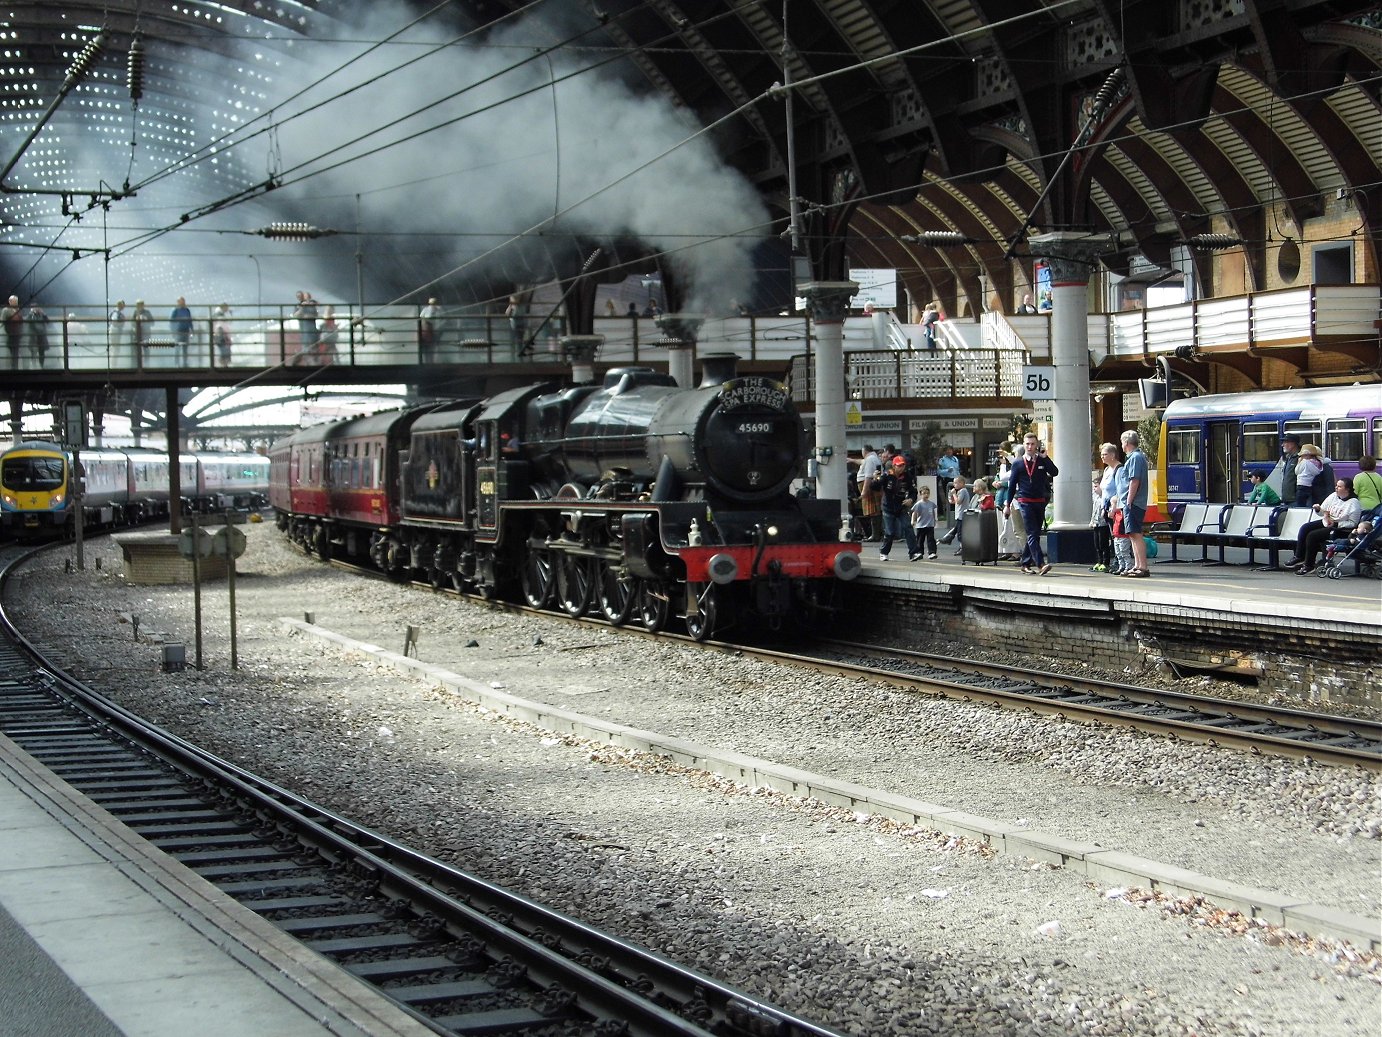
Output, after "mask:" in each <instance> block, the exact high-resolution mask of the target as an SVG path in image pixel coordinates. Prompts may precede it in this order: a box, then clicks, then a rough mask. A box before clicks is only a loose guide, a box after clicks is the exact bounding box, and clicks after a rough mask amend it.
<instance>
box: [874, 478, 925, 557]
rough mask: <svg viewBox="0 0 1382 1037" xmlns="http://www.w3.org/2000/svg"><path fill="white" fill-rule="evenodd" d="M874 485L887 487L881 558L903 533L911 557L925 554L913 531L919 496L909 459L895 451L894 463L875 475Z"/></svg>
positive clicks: (883, 488)
mask: <svg viewBox="0 0 1382 1037" xmlns="http://www.w3.org/2000/svg"><path fill="white" fill-rule="evenodd" d="M874 485H875V486H877V487H878V488H879V489H880V490H882V491H883V502H882V503H883V546H882V547H880V548H879V549H878V560H879V561H880V562H886V561H887V560H888V551H889V550H890V549H891V548H892V546H893V539H894V538H895V537H898V536H901V537H902V538H903V539H905V540H906V541H907V560H908V561H909V562H915V561H916V560H917V559H918V558H920V557H921V555H920V554H919V553H918V552H917V537H916V534H915V533H913V532H912V523H911V510H912V502H913V501H914V500H916V496H917V492H916V484H915V483H914V482H913V481H912V477H911V475H910V474H908V472H907V459H906V458H905V457H903V456H902V455H901V454H894V455H893V459H892V463H891V464H889V465H885V466H884V468H883V469H882V470H881V471H880V472H879V473H878V474H877V475H876V476H874Z"/></svg>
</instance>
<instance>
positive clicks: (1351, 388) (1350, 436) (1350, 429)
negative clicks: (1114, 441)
mask: <svg viewBox="0 0 1382 1037" xmlns="http://www.w3.org/2000/svg"><path fill="white" fill-rule="evenodd" d="M1288 432H1294V433H1296V434H1298V435H1299V436H1300V441H1301V443H1302V444H1305V443H1314V444H1315V445H1316V446H1318V447H1319V448H1320V449H1321V450H1322V451H1323V452H1324V454H1325V456H1327V457H1329V458H1330V459H1331V460H1332V461H1333V463H1334V471H1335V473H1336V474H1337V475H1339V476H1349V477H1352V476H1353V475H1356V474H1357V472H1358V458H1359V457H1361V456H1362V455H1364V454H1371V455H1372V456H1373V457H1377V456H1379V452H1382V385H1347V386H1331V387H1321V388H1315V389H1281V390H1276V391H1270V392H1246V393H1228V394H1223V395H1216V396H1197V397H1193V398H1191V399H1185V400H1176V401H1174V402H1172V403H1171V404H1170V405H1169V406H1168V407H1167V408H1166V411H1165V413H1164V414H1163V415H1162V425H1161V443H1160V445H1159V448H1158V462H1159V464H1158V466H1159V468H1160V475H1161V479H1160V492H1161V497H1160V500H1159V501H1158V504H1159V505H1160V506H1161V510H1162V513H1163V514H1168V515H1169V511H1168V510H1167V508H1168V506H1169V507H1175V506H1176V505H1179V504H1186V503H1191V502H1201V501H1221V502H1224V503H1230V502H1233V501H1240V500H1242V499H1243V497H1244V495H1245V494H1246V493H1247V491H1248V478H1247V473H1248V472H1250V471H1260V472H1262V474H1263V475H1264V477H1265V476H1268V475H1270V474H1271V472H1272V469H1273V468H1275V467H1276V463H1277V461H1278V460H1279V459H1280V457H1281V437H1282V436H1284V435H1285V434H1286V433H1288Z"/></svg>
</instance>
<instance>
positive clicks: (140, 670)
mask: <svg viewBox="0 0 1382 1037" xmlns="http://www.w3.org/2000/svg"><path fill="white" fill-rule="evenodd" d="M247 529H248V531H249V536H250V548H249V551H248V552H247V553H246V555H245V557H243V558H242V559H241V560H240V563H239V576H238V579H237V587H236V590H237V606H238V635H239V636H238V643H239V660H240V669H239V670H237V671H232V670H231V669H230V666H229V637H228V632H229V625H228V622H227V615H228V609H227V603H226V593H225V585H224V583H223V582H221V583H216V584H210V585H208V586H207V587H205V588H203V594H202V608H203V628H204V629H203V638H204V653H205V661H206V664H207V668H206V669H205V670H203V671H200V672H198V671H195V670H192V669H189V670H187V671H186V672H183V673H173V674H164V673H161V672H160V667H159V661H160V659H161V649H160V647H159V646H160V643H161V642H162V641H164V640H177V641H183V642H185V643H186V644H187V651H188V656H189V661H191V659H192V658H193V655H194V647H193V643H194V635H193V622H194V617H193V608H192V594H191V593H190V589H189V588H188V587H185V586H182V587H137V586H132V585H130V584H128V583H127V582H126V581H125V580H124V579H123V577H122V576H121V575H120V572H119V570H120V569H121V568H122V563H121V562H120V560H119V552H118V550H117V549H116V548H115V547H114V546H113V545H108V544H104V543H100V542H96V543H89V544H88V560H87V565H88V568H87V569H86V570H85V571H83V572H77V573H66V572H64V571H63V568H64V567H63V563H64V560H65V558H66V557H68V554H69V552H66V551H59V552H57V553H49V554H48V555H46V556H45V557H44V558H43V559H42V560H41V561H39V562H37V563H35V564H33V565H32V566H31V567H30V568H28V569H27V570H25V572H23V573H22V574H21V575H20V576H19V577H18V578H17V579H16V580H13V581H12V582H11V584H10V586H9V589H8V590H7V592H6V603H7V607H9V608H10V609H11V611H12V613H14V614H15V615H16V616H17V618H18V620H19V622H20V625H21V626H22V627H23V628H24V629H25V630H26V631H27V632H28V633H29V635H30V637H31V638H33V639H34V640H36V641H38V642H40V643H41V644H43V645H46V646H48V647H49V648H50V649H51V650H52V651H53V652H54V653H55V655H56V656H57V657H58V659H59V660H60V662H61V664H63V665H65V666H67V667H68V668H69V669H71V670H73V671H74V672H76V673H77V674H78V675H80V676H81V677H82V678H83V679H85V680H87V681H88V682H90V683H91V684H93V685H94V686H96V687H98V688H100V689H101V690H103V691H106V692H107V693H108V694H110V695H111V696H112V697H114V698H115V699H117V700H118V701H120V702H122V703H123V704H125V705H126V706H128V707H130V708H132V709H134V710H136V711H138V712H141V713H143V714H144V715H146V716H149V717H151V718H152V719H154V720H155V721H157V722H158V723H160V724H163V725H164V726H166V727H168V728H169V729H171V730H173V731H175V732H177V733H179V734H181V735H184V736H185V737H187V738H189V739H192V740H195V741H197V742H199V743H200V744H202V745H205V746H207V747H208V748H210V749H212V750H213V751H215V752H217V753H219V754H221V755H223V756H225V757H227V758H229V759H231V760H234V761H235V762H237V763H240V764H242V765H244V766H246V767H249V768H252V769H254V770H257V771H259V772H261V773H264V774H266V775H268V776H270V777H272V778H274V779H276V780H278V781H280V782H282V783H283V784H285V785H288V786H290V787H293V788H295V789H297V790H298V791H300V792H302V793H303V794H305V795H308V796H311V797H313V798H315V799H317V800H318V801H320V802H322V803H323V804H324V805H326V806H328V807H331V808H333V809H336V810H340V811H342V812H344V813H347V814H349V815H351V816H352V817H355V818H356V819H357V820H359V821H361V822H363V823H365V824H369V825H372V826H374V827H376V828H379V829H381V830H384V831H386V832H388V833H389V834H391V835H393V836H395V837H397V838H400V839H403V840H406V841H408V842H410V843H413V844H415V845H417V846H419V847H420V848H422V849H424V850H426V851H428V852H430V853H432V854H434V855H435V856H437V857H440V858H442V859H444V860H447V861H450V862H452V863H454V864H457V865H458V866H461V867H464V868H466V869H468V870H470V871H472V872H475V873H477V874H479V875H481V876H483V877H485V878H488V879H490V880H492V881H495V882H499V883H502V884H504V885H507V886H509V887H510V888H512V889H515V890H517V891H518V892H521V893H524V894H525V895H528V896H531V897H535V898H538V899H541V900H543V901H546V902H548V903H551V904H553V905H554V906H556V907H557V908H559V909H561V910H565V911H568V912H571V913H574V914H577V915H579V916H581V917H583V918H585V919H586V920H588V921H589V922H591V923H593V924H595V925H598V926H601V927H603V928H605V929H608V930H610V931H612V932H616V933H618V934H620V935H622V936H625V937H628V938H630V939H635V940H637V941H639V942H641V943H644V944H645V945H648V946H650V947H652V948H654V949H656V950H658V951H659V952H661V953H663V954H665V955H668V956H671V957H674V958H676V959H678V960H681V961H685V962H687V963H690V964H693V965H695V966H696V967H698V968H701V969H703V970H705V971H707V972H709V973H711V974H713V975H715V976H717V977H719V978H721V979H723V980H725V981H727V982H729V983H731V984H733V985H735V986H738V987H740V988H742V989H744V990H746V991H749V992H750V993H753V994H755V995H758V996H761V997H764V998H766V999H769V1000H771V1001H774V1002H776V1003H778V1004H780V1005H782V1006H783V1007H785V1008H787V1009H789V1010H791V1011H794V1012H796V1013H798V1014H800V1015H803V1016H805V1017H807V1018H810V1019H812V1020H814V1021H816V1022H819V1023H821V1024H824V1025H827V1026H830V1027H832V1028H834V1029H837V1030H839V1031H841V1032H843V1033H848V1034H851V1035H860V1037H864V1035H868V1037H874V1035H880V1037H892V1035H898V1037H901V1035H914V1034H933V1033H934V1034H942V1033H944V1034H947V1035H950V1034H957V1035H969V1034H973V1035H981V1034H982V1035H990V1034H1003V1035H1014V1037H1018V1035H1024V1037H1025V1035H1049V1034H1090V1035H1096V1034H1128V1035H1133V1034H1136V1035H1144V1034H1156V1035H1161V1034H1167V1035H1191V1034H1194V1035H1199V1037H1209V1035H1218V1034H1223V1035H1264V1037H1265V1035H1282V1037H1285V1035H1292V1037H1294V1035H1297V1034H1301V1033H1307V1032H1308V1033H1311V1034H1314V1035H1322V1037H1333V1035H1340V1037H1342V1035H1354V1034H1373V1033H1376V1031H1377V1020H1378V1017H1379V1010H1380V1009H1382V964H1379V961H1378V959H1377V957H1376V956H1373V955H1370V954H1365V953H1359V952H1358V951H1356V950H1355V949H1353V948H1351V947H1349V946H1347V945H1345V944H1339V943H1336V942H1332V941H1327V940H1316V939H1310V938H1308V937H1305V936H1303V935H1301V934H1294V933H1290V932H1288V931H1285V930H1281V929H1278V928H1275V927H1270V926H1265V925H1261V924H1258V923H1255V922H1253V921H1251V920H1247V919H1243V918H1241V917H1240V916H1237V915H1234V914H1232V913H1230V912H1225V911H1221V910H1218V909H1216V908H1215V907H1214V906H1213V905H1211V904H1207V903H1204V902H1202V901H1199V900H1197V899H1193V898H1184V899H1171V898H1166V897H1160V896H1153V895H1151V894H1149V893H1146V892H1145V891H1140V890H1135V889H1134V890H1121V889H1113V890H1111V889H1108V888H1104V887H1099V886H1096V885H1094V884H1091V883H1089V882H1086V881H1085V880H1084V879H1083V878H1082V877H1081V876H1078V875H1075V874H1073V873H1070V872H1066V871H1064V870H1062V869H1059V868H1054V867H1051V866H1050V865H1047V864H1041V863H1035V862H1033V861H1030V860H1026V859H1022V858H1018V857H1012V856H1002V855H995V854H993V853H992V852H991V851H990V850H988V849H987V848H985V847H982V846H980V845H978V844H975V843H972V842H969V841H966V840H960V839H954V838H949V837H946V836H944V835H941V834H937V833H933V832H930V831H926V830H919V829H912V828H908V827H903V826H899V825H896V824H893V823H891V822H887V821H884V820H881V819H878V818H868V817H862V816H857V815H855V814H853V813H851V812H848V811H841V810H838V809H833V808H828V807H826V806H824V805H823V804H821V803H819V802H815V801H802V800H795V799H792V798H790V797H786V796H783V795H781V794H779V793H775V792H770V791H768V790H764V789H749V788H745V787H743V786H737V785H734V784H732V783H730V782H727V781H725V780H723V779H720V778H717V777H714V776H711V775H709V774H706V773H703V772H698V771H690V770H686V769H684V768H680V767H676V766H673V765H671V764H669V763H668V762H666V761H665V760H661V759H657V758H653V757H649V756H646V755H642V754H638V753H632V752H626V751H622V750H617V749H612V748H610V747H608V746H602V745H598V744H595V743H591V742H585V741H581V740H579V739H574V738H569V737H559V736H555V735H553V734H551V733H550V732H546V731H542V730H539V729H537V728H533V727H530V726H528V725H525V724H522V723H518V722H514V721H511V720H509V719H507V718H505V717H502V716H499V715H496V714H494V713H492V712H490V711H488V710H486V709H484V708H482V707H479V706H477V705H474V704H472V703H469V702H466V701H465V700H463V699H460V698H458V697H456V696H454V695H451V694H448V693H444V692H442V691H440V690H439V689H436V688H430V687H428V686H427V685H426V683H424V682H420V681H416V680H413V679H411V678H406V677H402V676H400V675H398V674H396V673H395V672H393V671H392V670H390V669H387V668H385V667H382V666H380V665H379V664H378V663H377V662H375V661H374V660H373V659H372V658H371V657H369V656H366V655H365V654H363V653H359V652H350V651H341V650H339V649H337V648H335V647H332V646H329V645H326V644H323V643H320V642H317V641H314V640H312V639H310V638H305V637H300V636H295V635H289V634H287V633H285V630H284V628H283V626H282V625H281V624H279V622H278V617H280V616H290V617H294V618H301V617H302V614H303V613H304V611H308V610H310V611H312V612H314V613H315V619H316V622H317V623H318V624H320V625H322V626H324V627H327V628H330V629H332V630H335V631H338V632H340V633H342V634H346V635H349V636H352V637H357V638H360V639H362V640H366V641H371V642H375V643H383V644H386V645H387V646H388V647H390V648H394V649H400V650H401V648H402V646H403V636H404V627H405V625H406V624H415V625H417V626H418V627H419V628H420V631H421V636H420V639H419V643H418V654H419V655H420V656H421V658H423V659H424V660H426V661H429V662H436V663H438V664H439V665H444V666H446V667H447V668H449V669H452V670H456V671H457V672H460V673H463V674H465V675H466V676H468V677H470V678H471V679H473V680H476V681H480V682H483V683H487V684H490V685H492V686H496V687H503V688H504V689H505V690H507V691H509V692H511V693H513V694H516V695H520V696H524V697H528V698H534V699H539V700H543V701H548V702H553V703H555V704H558V705H560V706H563V707H565V708H568V709H574V710H577V711H580V712H584V713H588V714H591V715H594V716H598V717H601V718H603V719H606V720H613V721H617V722H620V723H625V724H629V725H631V726H634V727H643V728H649V729H653V730H657V731H661V732H664V733H668V734H674V735H677V736H680V737H683V738H687V739H691V740H694V741H699V742H704V743H707V744H711V745H715V746H719V747H721V748H729V749H735V750H737V751H739V752H743V753H747V754H749V755H753V756H762V757H767V758H770V759H774V760H778V761H781V762H784V763H791V764H793V765H795V766H800V767H802V768H804V769H807V770H811V771H815V772H819V773H824V774H830V775H834V776H838V777H840V778H847V779H849V780H851V781H856V782H859V783H862V784H866V785H873V786H878V787H881V788H887V789H891V790H893V791H896V792H899V793H903V794H906V795H912V796H915V797H917V798H920V799H924V800H927V801H930V802H934V803H942V804H946V805H950V806H953V807H956V808H959V809H964V810H968V811H972V812H974V813H979V814H984V815H987V816H989V817H992V818H995V819H998V820H1002V821H1005V822H1008V823H1012V824H1021V825H1030V826H1031V827H1032V828H1038V829H1044V830H1047V831H1051V832H1055V833H1057V834H1060V835H1063V836H1067V837H1070V838H1078V839H1082V840H1090V841H1094V842H1098V843H1100V844H1101V845H1104V846H1109V847H1114V848H1118V849H1122V850H1126V851H1128V852H1130V853H1136V854H1141V855H1144V856H1148V857H1153V858H1156V859H1160V860H1164V861H1168V862H1170V863H1173V864H1177V865H1180V866H1183V867H1186V868H1191V869H1194V870H1196V871H1200V872H1204V873H1207V874H1210V875H1213V876H1216V877H1218V878H1222V879H1226V880H1233V881H1238V882H1244V883H1248V884H1251V885H1254V886H1260V887H1265V888H1268V889H1273V890H1279V891H1282V892H1287V893H1291V894H1296V895H1301V896H1305V897H1308V898H1309V899H1311V900H1313V901H1316V902H1318V903H1321V904H1325V905H1327V906H1329V907H1333V908H1337V909H1340V910H1345V911H1351V912H1360V913H1365V914H1369V915H1373V916H1376V914H1377V913H1378V877H1379V847H1382V842H1379V835H1382V783H1379V782H1378V781H1377V780H1375V779H1373V778H1371V777H1369V776H1367V775H1364V774H1362V773H1361V772H1346V771H1337V770H1331V769H1328V768H1324V767H1320V766H1314V765H1310V764H1308V763H1300V762H1290V761H1279V760H1267V759H1253V758H1251V757H1248V756H1245V755H1242V754H1235V753H1231V752H1227V751H1216V750H1212V749H1209V748H1206V747H1198V746H1191V745H1182V744H1174V743H1168V742H1164V741H1161V740H1158V739H1154V738H1150V737H1147V736H1142V735H1137V734H1132V733H1128V732H1121V731H1103V730H1099V729H1092V728H1087V727H1081V726H1077V725H1074V724H1071V723H1067V722H1064V721H1060V720H1053V719H1046V718H1033V717H1030V716H1023V715H1019V714H1015V713H1007V712H1001V711H998V710H996V709H992V708H988V707H984V706H978V705H968V704H963V703H954V702H945V701H937V700H930V699H918V698H915V697H913V696H909V695H906V694H904V693H902V692H900V691H897V690H895V689H890V688H887V687H882V686H877V685H874V684H871V683H869V682H865V681H860V680H848V679H843V678H835V679H831V678H824V677H820V676H817V675H811V676H803V675H802V674H800V673H796V672H793V671H789V670H783V669H779V668H777V667H774V666H771V665H767V664H761V663H756V662H751V661H748V660H744V659H739V658H735V657H733V656H729V655H722V654H714V653H709V652H705V651H702V650H698V649H690V648H683V647H679V646H675V645H671V644H665V643H655V642H654V643H650V642H648V641H646V640H643V639H640V638H630V637H627V636H625V635H621V634H619V633H617V632H614V631H609V630H603V629H583V628H582V629H578V628H575V627H572V626H570V625H568V624H566V623H564V622H561V621H559V620H549V619H544V618H538V617H521V616H512V615H507V614H505V613H503V612H501V611H498V610H496V609H492V608H490V607H488V606H485V605H482V604H471V603H467V602H462V601H458V600H457V599H455V598H453V597H449V596H444V595H435V594H428V593H425V592H418V591H416V590H413V589H410V588H404V587H398V586H395V585H391V584H388V583H384V582H380V581H374V580H368V579H363V578H361V577H358V576H352V575H350V574H346V573H342V572H339V571H336V570H333V569H330V568H328V567H325V566H322V565H320V564H317V563H314V562H312V561H311V560H309V559H307V558H305V557H303V556H302V555H300V554H298V553H297V552H296V551H294V550H293V549H291V548H289V547H288V546H287V545H285V544H284V543H283V542H282V541H281V540H280V538H279V537H278V535H277V534H276V533H275V532H274V531H273V529H272V527H271V525H269V524H267V523H266V524H264V525H262V526H250V527H247ZM96 558H99V559H100V561H101V565H102V567H101V569H99V570H97V569H95V568H94V560H95V559H96ZM136 615H137V616H138V617H139V621H140V625H139V636H138V639H137V640H136V638H135V637H134V636H133V631H132V626H131V622H130V620H131V618H132V617H133V616H136ZM470 642H475V643H476V644H475V647H466V646H467V645H468V644H469V643H470Z"/></svg>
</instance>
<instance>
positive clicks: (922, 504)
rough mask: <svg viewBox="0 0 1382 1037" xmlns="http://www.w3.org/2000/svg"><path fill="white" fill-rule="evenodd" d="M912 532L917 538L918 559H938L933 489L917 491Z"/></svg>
mask: <svg viewBox="0 0 1382 1037" xmlns="http://www.w3.org/2000/svg"><path fill="white" fill-rule="evenodd" d="M912 531H913V532H914V533H915V535H916V538H917V557H918V558H921V557H926V558H935V557H936V502H935V501H933V500H932V499H931V487H929V486H923V487H921V488H920V489H919V490H918V491H917V499H916V503H915V504H913V505H912Z"/></svg>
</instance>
